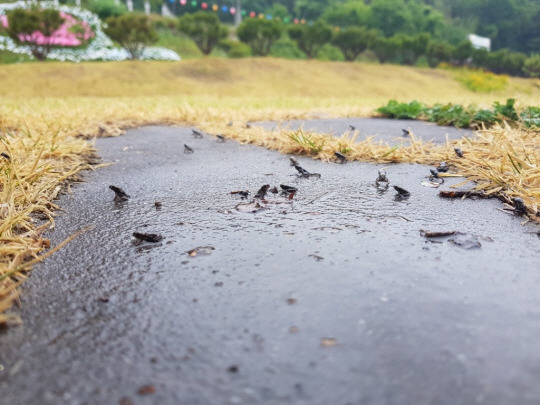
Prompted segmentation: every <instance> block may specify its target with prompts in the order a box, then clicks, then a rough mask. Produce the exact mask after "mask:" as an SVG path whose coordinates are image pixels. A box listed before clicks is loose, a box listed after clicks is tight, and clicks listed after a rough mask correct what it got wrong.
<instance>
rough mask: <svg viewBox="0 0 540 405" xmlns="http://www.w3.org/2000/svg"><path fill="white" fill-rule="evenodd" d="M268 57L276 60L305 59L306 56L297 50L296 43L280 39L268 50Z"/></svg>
mask: <svg viewBox="0 0 540 405" xmlns="http://www.w3.org/2000/svg"><path fill="white" fill-rule="evenodd" d="M270 55H271V56H275V57H277V58H285V59H305V58H306V55H305V54H304V53H303V52H302V51H301V50H300V48H298V45H296V42H294V41H292V40H290V39H288V38H282V39H280V40H279V41H277V42H276V43H275V44H274V45H272V49H271V50H270Z"/></svg>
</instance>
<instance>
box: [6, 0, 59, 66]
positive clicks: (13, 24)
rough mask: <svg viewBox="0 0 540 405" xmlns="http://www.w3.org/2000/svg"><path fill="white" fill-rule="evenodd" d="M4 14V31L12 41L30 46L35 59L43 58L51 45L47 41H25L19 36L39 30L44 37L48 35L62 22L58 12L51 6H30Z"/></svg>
mask: <svg viewBox="0 0 540 405" xmlns="http://www.w3.org/2000/svg"><path fill="white" fill-rule="evenodd" d="M6 14H7V18H8V24H9V25H8V27H7V28H6V31H7V34H8V36H9V37H10V38H11V39H12V40H13V42H15V43H16V44H18V45H23V44H24V45H26V46H28V47H30V51H31V52H32V55H33V56H34V57H35V58H36V59H37V60H45V59H46V58H47V55H48V54H49V52H50V51H51V49H52V48H53V45H51V44H49V43H47V41H46V42H45V43H44V44H37V43H35V42H26V41H24V40H21V39H20V37H21V36H27V35H28V36H29V35H32V34H33V33H34V32H36V31H39V32H41V33H42V34H43V36H45V37H50V36H51V35H52V34H53V33H54V32H55V31H56V30H57V29H58V28H60V26H61V25H62V23H63V22H64V19H63V18H62V17H61V16H60V12H59V11H58V10H54V9H52V8H45V9H39V8H38V7H37V6H32V7H31V8H30V9H22V8H16V9H13V10H9V11H8V12H7V13H6Z"/></svg>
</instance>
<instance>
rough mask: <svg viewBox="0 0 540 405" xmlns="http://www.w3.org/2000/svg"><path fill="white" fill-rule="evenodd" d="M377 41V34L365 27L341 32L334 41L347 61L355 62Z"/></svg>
mask: <svg viewBox="0 0 540 405" xmlns="http://www.w3.org/2000/svg"><path fill="white" fill-rule="evenodd" d="M374 40H375V33H374V32H373V31H369V30H368V29H367V28H365V27H351V28H347V29H346V30H342V31H339V32H338V33H337V34H336V35H335V36H334V39H333V40H332V43H333V44H334V45H335V46H337V47H338V48H339V49H340V50H341V52H342V53H343V57H344V58H345V60H346V61H353V60H355V59H356V58H357V57H358V55H360V54H361V53H362V52H364V51H365V50H366V49H368V47H370V46H371V44H372V43H373V42H374Z"/></svg>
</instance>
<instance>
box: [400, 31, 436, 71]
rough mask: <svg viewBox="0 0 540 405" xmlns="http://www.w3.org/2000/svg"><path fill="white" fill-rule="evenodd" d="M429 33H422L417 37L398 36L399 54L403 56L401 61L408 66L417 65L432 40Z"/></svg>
mask: <svg viewBox="0 0 540 405" xmlns="http://www.w3.org/2000/svg"><path fill="white" fill-rule="evenodd" d="M430 37H431V36H430V35H429V34H428V33H421V34H417V35H404V34H398V35H396V39H397V40H398V41H399V47H398V52H399V54H400V56H401V60H402V62H403V63H405V64H406V65H415V64H416V62H417V61H418V58H419V57H420V56H421V55H423V54H424V53H425V52H426V47H427V44H428V42H429V40H430Z"/></svg>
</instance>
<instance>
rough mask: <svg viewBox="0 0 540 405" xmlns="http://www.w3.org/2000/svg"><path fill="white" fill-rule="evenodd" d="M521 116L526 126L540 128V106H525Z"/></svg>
mask: <svg viewBox="0 0 540 405" xmlns="http://www.w3.org/2000/svg"><path fill="white" fill-rule="evenodd" d="M520 118H521V120H522V121H523V123H524V124H525V125H526V126H528V127H532V126H535V127H538V128H540V107H527V108H525V109H524V110H523V111H522V112H521V114H520Z"/></svg>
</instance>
